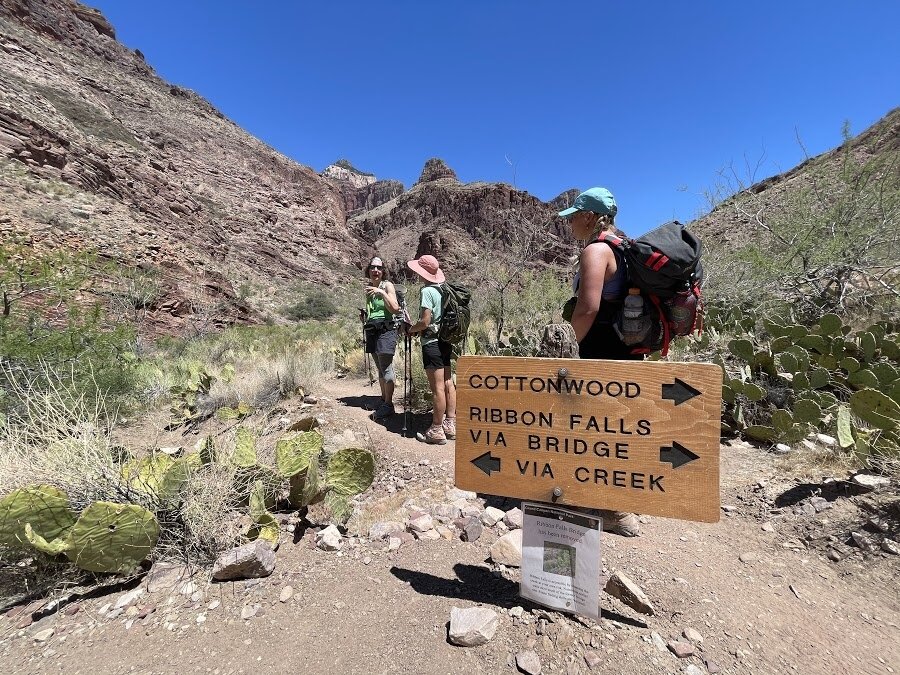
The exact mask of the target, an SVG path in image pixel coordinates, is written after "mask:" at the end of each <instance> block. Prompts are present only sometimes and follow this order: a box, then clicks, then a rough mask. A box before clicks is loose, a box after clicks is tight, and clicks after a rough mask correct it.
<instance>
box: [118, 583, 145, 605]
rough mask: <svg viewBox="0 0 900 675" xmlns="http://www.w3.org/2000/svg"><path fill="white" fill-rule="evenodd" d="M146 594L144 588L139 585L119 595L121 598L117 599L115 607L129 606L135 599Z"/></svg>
mask: <svg viewBox="0 0 900 675" xmlns="http://www.w3.org/2000/svg"><path fill="white" fill-rule="evenodd" d="M143 594H144V589H143V588H141V587H140V586H138V587H137V588H135V589H134V590H131V591H128V592H127V593H123V594H122V595H120V596H119V599H118V600H116V604H115V605H113V609H120V608H123V607H128V605H130V604H132V603H133V602H134V601H135V600H137V599H138V598H139V597H141V596H142V595H143Z"/></svg>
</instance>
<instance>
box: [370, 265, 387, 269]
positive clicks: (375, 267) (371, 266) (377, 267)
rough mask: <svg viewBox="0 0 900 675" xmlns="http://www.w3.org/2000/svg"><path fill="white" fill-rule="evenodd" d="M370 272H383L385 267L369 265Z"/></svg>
mask: <svg viewBox="0 0 900 675" xmlns="http://www.w3.org/2000/svg"><path fill="white" fill-rule="evenodd" d="M369 269H370V270H383V269H384V265H369Z"/></svg>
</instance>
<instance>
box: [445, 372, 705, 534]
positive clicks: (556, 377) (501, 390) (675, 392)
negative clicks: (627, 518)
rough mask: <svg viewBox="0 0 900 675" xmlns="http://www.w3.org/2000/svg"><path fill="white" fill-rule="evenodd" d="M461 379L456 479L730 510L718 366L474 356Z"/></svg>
mask: <svg viewBox="0 0 900 675" xmlns="http://www.w3.org/2000/svg"><path fill="white" fill-rule="evenodd" d="M456 381H457V437H456V458H455V461H456V485H457V487H459V488H461V489H464V490H474V491H476V492H481V493H486V494H493V495H500V496H506V497H518V498H521V499H527V500H533V501H540V502H546V503H550V504H557V505H560V506H581V507H589V508H603V509H612V510H616V511H627V512H631V513H646V514H651V515H658V516H665V517H668V518H680V519H683V520H696V521H701V522H717V521H718V520H719V507H720V505H719V433H720V417H721V404H722V370H721V369H720V368H719V366H717V365H715V364H709V363H668V362H654V361H599V360H576V359H544V358H518V357H479V356H463V357H461V358H460V359H459V362H458V364H457V369H456Z"/></svg>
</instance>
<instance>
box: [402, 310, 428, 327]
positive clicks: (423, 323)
mask: <svg viewBox="0 0 900 675" xmlns="http://www.w3.org/2000/svg"><path fill="white" fill-rule="evenodd" d="M430 325H431V310H430V309H428V308H427V307H423V308H422V314H421V316H420V317H419V320H418V321H416V322H415V323H414V324H413V325H412V326H410V327H409V328H408V329H407V332H408V333H421V332H422V331H423V330H425V329H426V328H428V326H430Z"/></svg>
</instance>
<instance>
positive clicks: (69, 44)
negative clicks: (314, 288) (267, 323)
mask: <svg viewBox="0 0 900 675" xmlns="http://www.w3.org/2000/svg"><path fill="white" fill-rule="evenodd" d="M0 185H2V187H3V192H2V195H0V237H4V238H7V237H8V238H13V237H15V238H17V239H20V240H22V239H24V240H25V241H27V242H29V243H30V244H31V245H32V246H34V247H36V248H69V249H91V250H94V251H96V252H98V253H100V254H101V255H102V256H105V257H108V258H110V259H112V260H114V261H116V262H119V263H121V264H122V265H125V266H133V267H141V268H144V269H151V270H154V271H156V272H158V273H159V275H160V282H161V288H162V293H161V296H160V298H159V299H158V301H157V302H155V303H154V305H153V307H151V312H150V321H151V325H152V326H154V327H155V329H157V330H159V331H164V332H178V331H179V330H180V329H181V328H182V324H183V322H184V320H185V319H184V316H185V314H186V313H189V312H186V311H185V309H184V308H185V307H190V306H196V305H197V302H195V301H193V300H192V298H195V297H196V296H197V295H198V294H199V295H202V296H204V297H206V298H208V299H210V305H211V306H213V307H214V309H213V312H214V314H215V316H216V320H217V322H219V323H229V322H232V321H235V320H237V321H246V320H252V319H253V316H254V312H253V311H251V309H250V308H249V307H248V306H246V305H245V304H244V303H242V302H241V301H238V300H237V298H236V294H235V288H237V287H238V286H239V285H245V287H249V288H251V289H253V288H255V289H260V290H262V291H263V292H261V293H260V295H261V296H266V297H267V298H268V300H267V302H268V306H267V305H266V304H265V303H262V304H261V305H260V307H259V308H260V309H262V310H267V309H274V308H275V305H276V304H277V302H278V295H279V293H280V292H281V291H282V290H286V289H288V288H289V287H290V286H292V285H293V284H295V283H296V281H297V280H302V279H309V280H314V281H316V282H317V283H324V284H337V283H340V282H341V281H342V280H343V279H346V278H347V275H348V274H350V273H351V270H352V264H353V263H355V260H356V257H357V255H358V253H357V251H356V247H355V243H354V241H353V239H352V238H351V237H349V236H348V234H349V233H348V230H347V229H346V217H345V207H344V203H343V200H342V198H341V195H340V193H339V192H338V190H336V189H335V187H334V186H332V185H331V184H330V183H329V182H328V181H326V180H324V179H322V178H321V177H319V176H318V175H317V174H316V173H315V172H314V171H313V170H311V169H309V168H307V167H304V166H301V165H299V164H297V163H295V162H293V161H291V160H290V159H288V158H286V157H285V156H283V155H281V154H279V153H278V152H276V151H274V150H273V149H272V148H270V147H268V146H266V145H265V144H263V143H262V142H260V141H259V140H257V139H255V138H253V137H252V136H250V135H249V134H247V133H246V132H244V131H243V130H241V129H240V128H238V127H237V126H236V125H235V124H233V123H232V122H231V121H229V120H228V119H226V118H225V117H224V116H223V115H222V114H221V113H220V112H218V111H217V110H216V109H215V108H214V107H213V106H211V105H210V104H209V103H208V102H207V101H205V100H204V99H202V98H201V97H200V96H198V95H196V94H194V93H193V92H190V91H188V90H186V89H183V88H181V87H177V86H172V85H170V84H167V83H166V82H164V81H163V80H161V79H160V78H158V77H157V76H156V75H155V74H154V73H153V71H152V70H151V68H150V67H149V66H148V65H147V64H146V63H145V62H144V60H143V57H142V56H141V55H140V53H139V52H135V51H131V50H129V49H127V48H126V47H125V46H123V45H122V44H120V43H119V42H117V41H116V40H115V32H114V30H113V29H112V27H111V26H110V25H109V23H108V22H107V21H106V20H105V19H104V18H103V16H102V15H101V14H99V13H98V12H97V11H96V10H92V9H89V8H86V7H84V6H82V5H80V4H78V3H75V2H67V1H65V0H40V1H38V0H0Z"/></svg>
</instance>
